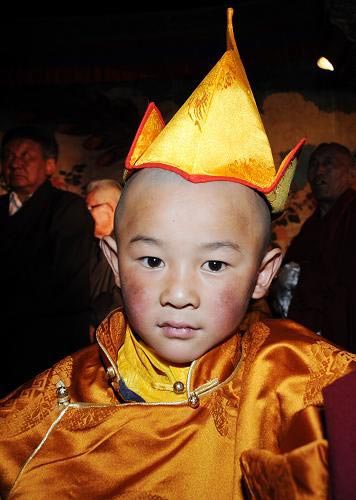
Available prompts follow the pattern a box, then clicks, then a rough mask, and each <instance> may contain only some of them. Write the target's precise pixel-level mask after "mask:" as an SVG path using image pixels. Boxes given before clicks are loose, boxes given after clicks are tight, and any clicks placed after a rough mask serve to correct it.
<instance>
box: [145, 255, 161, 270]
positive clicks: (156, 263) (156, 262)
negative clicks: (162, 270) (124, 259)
mask: <svg viewBox="0 0 356 500" xmlns="http://www.w3.org/2000/svg"><path fill="white" fill-rule="evenodd" d="M140 260H141V262H142V263H143V265H144V266H145V267H150V268H157V267H163V261H162V260H161V259H159V258H158V257H142V259H140Z"/></svg>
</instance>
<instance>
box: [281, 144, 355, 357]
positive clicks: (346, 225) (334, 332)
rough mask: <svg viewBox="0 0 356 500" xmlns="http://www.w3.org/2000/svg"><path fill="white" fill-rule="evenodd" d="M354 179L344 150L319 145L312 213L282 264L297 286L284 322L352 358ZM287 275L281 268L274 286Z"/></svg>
mask: <svg viewBox="0 0 356 500" xmlns="http://www.w3.org/2000/svg"><path fill="white" fill-rule="evenodd" d="M354 179H355V166H354V161H353V158H352V155H351V153H350V151H349V150H348V149H347V148H346V147H345V146H342V145H341V144H338V143H322V144H320V145H319V146H318V147H317V148H316V149H315V150H314V151H313V153H312V155H311V157H310V160H309V168H308V180H309V182H310V185H311V189H312V193H313V195H314V197H315V199H316V202H317V208H316V210H315V212H314V213H313V214H312V216H311V217H310V218H309V219H308V220H307V221H306V222H305V223H304V225H303V226H302V228H301V230H300V232H299V234H298V235H297V236H296V237H295V238H294V239H293V241H292V243H291V245H290V247H289V248H288V250H287V252H286V255H285V258H284V263H285V264H287V265H288V266H290V271H291V273H292V275H291V278H292V279H290V280H289V281H290V282H291V283H293V282H294V284H295V283H296V282H297V284H296V285H295V288H294V290H293V291H292V299H291V302H290V306H289V309H288V313H287V317H288V318H291V319H293V320H295V321H297V322H299V323H301V324H303V325H305V326H307V327H308V328H310V329H312V330H314V331H315V332H318V333H319V334H321V335H322V336H323V337H326V338H327V339H329V340H331V341H332V342H334V343H336V344H338V345H340V346H342V347H343V348H345V349H347V350H349V351H351V352H356V287H355V283H356V192H355V190H354V189H352V184H353V182H354ZM296 266H298V270H299V278H298V279H295V278H296ZM286 270H287V269H286V266H284V267H282V270H281V272H280V275H279V276H280V277H279V280H281V279H283V277H285V276H284V275H285V274H286V273H285V271H286ZM287 282H288V280H287ZM276 288H278V280H277V285H275V286H274V290H276ZM284 289H285V287H284Z"/></svg>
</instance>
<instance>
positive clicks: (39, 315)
mask: <svg viewBox="0 0 356 500" xmlns="http://www.w3.org/2000/svg"><path fill="white" fill-rule="evenodd" d="M8 207H9V196H8V195H4V196H1V197H0V240H1V244H0V277H1V278H0V279H1V290H2V299H1V302H0V317H1V323H0V324H1V327H0V328H1V344H2V352H6V353H7V355H6V359H3V360H2V363H1V364H0V386H1V391H2V392H3V393H6V392H8V390H9V389H12V388H13V387H16V386H18V385H19V384H20V383H22V382H24V381H25V380H27V379H28V378H29V377H31V376H33V375H34V374H35V373H38V371H39V370H42V369H45V368H47V367H49V366H51V365H52V364H53V362H55V361H57V360H58V359H60V358H61V357H63V355H66V354H68V353H69V352H72V351H73V350H76V349H79V348H80V347H82V346H84V345H86V344H87V343H88V328H89V262H90V252H91V247H92V245H93V237H92V235H93V222H92V218H91V216H90V214H89V213H88V211H87V208H86V205H85V202H84V200H83V199H82V198H81V197H80V196H78V195H76V194H73V193H69V192H65V191H61V190H59V189H56V188H54V187H53V186H52V185H51V183H50V182H49V181H46V182H45V183H44V184H43V185H42V186H40V187H39V188H38V189H37V191H36V192H35V193H34V194H33V195H32V196H31V198H30V199H29V200H28V201H27V202H26V203H25V204H24V205H23V207H22V208H21V209H20V210H19V211H18V212H17V213H16V214H15V215H13V216H9V215H8ZM15 360H16V361H15Z"/></svg>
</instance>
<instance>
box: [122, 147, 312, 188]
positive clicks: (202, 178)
mask: <svg viewBox="0 0 356 500" xmlns="http://www.w3.org/2000/svg"><path fill="white" fill-rule="evenodd" d="M304 143H305V139H301V140H300V141H299V142H298V144H297V145H296V146H295V147H294V148H293V149H292V150H291V151H290V152H289V153H288V155H287V156H286V157H285V158H284V160H283V162H282V164H281V167H280V168H279V170H278V172H277V174H276V177H275V178H274V180H273V183H272V184H271V185H270V186H268V187H266V188H262V187H260V186H256V184H252V183H250V182H248V181H246V180H244V179H238V178H236V177H227V176H218V175H202V174H188V173H187V172H184V171H183V170H180V169H179V168H177V167H174V166H173V165H168V164H167V163H158V162H152V163H143V164H142V165H138V166H137V167H135V166H134V167H131V168H130V170H141V169H143V168H162V169H163V170H169V171H170V172H174V173H175V174H178V175H180V176H181V177H183V178H184V179H186V180H187V181H190V182H194V183H201V182H213V181H229V182H236V183H238V184H243V185H244V186H247V187H249V188H252V189H256V190H257V191H260V192H262V193H265V194H268V193H270V192H271V191H273V190H274V189H275V187H276V186H277V185H278V183H279V182H280V180H281V178H282V177H283V175H284V173H285V171H286V170H287V168H288V166H289V165H290V163H291V161H292V160H293V159H294V158H295V156H296V155H297V154H298V152H299V151H300V149H301V147H302V146H303V144H304Z"/></svg>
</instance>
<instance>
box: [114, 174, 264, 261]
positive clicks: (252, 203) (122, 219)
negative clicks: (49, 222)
mask: <svg viewBox="0 0 356 500" xmlns="http://www.w3.org/2000/svg"><path fill="white" fill-rule="evenodd" d="M169 185H170V186H176V188H177V189H182V190H184V192H186V194H187V196H194V195H195V192H197V191H206V192H207V193H209V194H210V196H211V198H210V199H211V202H212V201H213V198H214V196H215V195H216V196H218V195H220V196H221V195H223V196H225V197H226V198H227V199H229V200H230V202H231V210H236V216H237V217H240V218H242V219H244V221H245V228H246V231H249V232H253V233H254V234H255V238H256V240H257V241H259V242H260V254H261V258H262V257H263V255H264V254H265V252H266V251H267V249H268V246H269V244H270V240H271V215H270V211H269V208H268V206H267V202H266V201H265V200H264V199H263V197H262V196H261V195H260V194H258V193H256V192H255V191H254V190H253V189H251V188H248V187H246V186H243V185H242V184H239V183H236V182H229V181H211V182H206V183H193V182H190V181H188V180H186V179H184V178H183V177H182V176H180V175H178V174H176V173H174V172H171V171H169V170H165V169H161V168H148V169H142V170H139V171H137V172H135V174H134V175H132V176H131V177H129V179H128V181H127V182H126V184H125V186H124V189H123V192H122V195H121V198H120V201H119V204H118V206H117V209H116V214H115V234H116V238H117V239H118V238H119V237H120V232H121V231H122V230H123V229H124V227H125V224H126V222H127V215H128V213H129V212H130V211H131V210H133V209H134V207H135V205H136V202H135V200H137V199H145V197H147V196H148V197H152V196H153V197H155V199H156V202H157V204H159V203H160V196H159V192H160V189H162V188H163V187H164V186H169ZM182 203H184V199H183V198H182ZM207 204H209V197H208V199H207ZM201 209H202V210H204V209H205V207H204V206H202V207H201ZM192 216H194V214H192ZM223 223H224V221H223V220H221V224H223Z"/></svg>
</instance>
